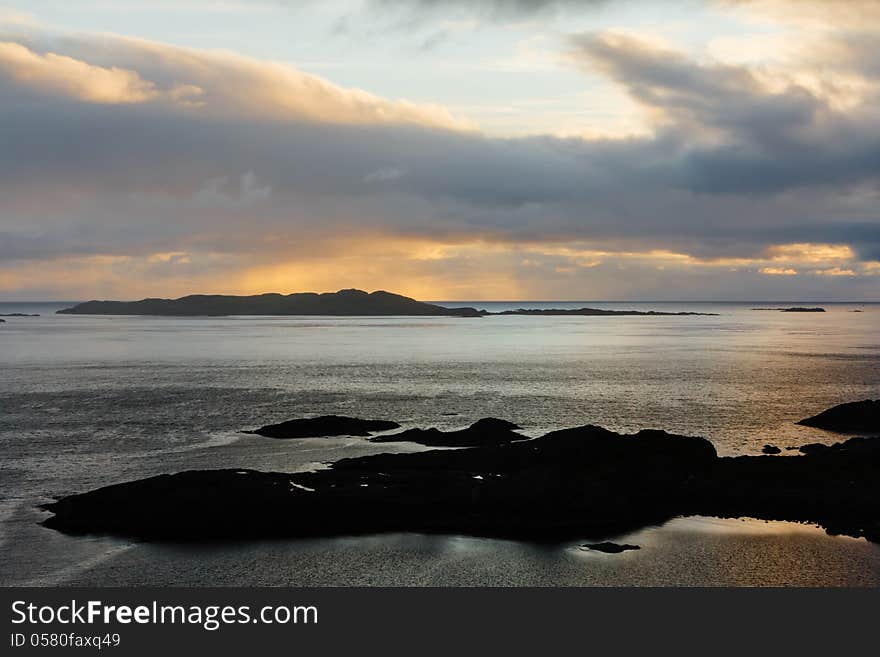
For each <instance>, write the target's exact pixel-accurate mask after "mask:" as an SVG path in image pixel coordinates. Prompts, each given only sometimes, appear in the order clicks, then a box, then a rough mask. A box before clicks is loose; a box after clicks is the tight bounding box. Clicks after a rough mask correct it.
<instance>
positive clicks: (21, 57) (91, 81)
mask: <svg viewBox="0 0 880 657" xmlns="http://www.w3.org/2000/svg"><path fill="white" fill-rule="evenodd" d="M0 75H2V76H6V77H7V78H11V80H12V81H13V82H14V83H17V84H19V85H22V86H27V87H30V88H32V89H36V90H40V91H48V92H51V93H57V94H62V95H67V96H71V97H73V98H76V99H78V100H82V101H85V102H89V103H109V104H115V103H142V102H145V101H148V100H152V99H154V98H156V96H158V92H157V91H156V88H155V85H153V84H152V83H151V82H148V81H146V80H143V79H142V78H141V77H140V76H139V75H138V74H137V73H136V72H135V71H131V70H127V69H124V68H118V67H115V66H114V67H110V68H104V67H101V66H92V65H90V64H87V63H85V62H82V61H79V60H77V59H73V58H72V57H65V56H62V55H56V54H54V53H46V54H44V55H41V54H37V53H35V52H33V51H31V50H29V49H28V48H26V47H25V46H23V45H21V44H18V43H8V42H6V43H4V42H0Z"/></svg>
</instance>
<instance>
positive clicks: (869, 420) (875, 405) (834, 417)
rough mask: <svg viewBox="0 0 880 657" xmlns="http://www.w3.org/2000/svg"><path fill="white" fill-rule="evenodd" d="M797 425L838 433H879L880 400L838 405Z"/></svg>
mask: <svg viewBox="0 0 880 657" xmlns="http://www.w3.org/2000/svg"><path fill="white" fill-rule="evenodd" d="M797 424H802V425H805V426H808V427H816V428H818V429H827V430H828V431H837V432H840V433H859V432H862V431H865V432H872V433H873V432H880V399H874V400H872V399H866V400H864V401H857V402H849V403H846V404H839V405H837V406H834V407H832V408H829V409H828V410H826V411H822V412H821V413H819V414H818V415H814V416H812V417H808V418H806V419H804V420H800V421H799V422H798V423H797Z"/></svg>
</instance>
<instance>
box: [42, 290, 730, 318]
mask: <svg viewBox="0 0 880 657" xmlns="http://www.w3.org/2000/svg"><path fill="white" fill-rule="evenodd" d="M56 312H57V313H58V314H60V315H164V316H171V317H175V316H177V317H225V316H229V315H276V316H285V315H317V316H320V315H325V316H342V317H357V316H361V317H364V316H389V315H392V316H414V317H419V316H428V317H431V316H433V317H488V316H501V315H585V316H600V317H601V316H617V315H623V316H628V315H642V316H649V317H650V316H677V315H716V314H717V313H697V312H661V311H657V310H647V311H643V310H601V309H598V308H576V309H552V308H550V309H536V310H532V309H526V308H520V309H518V310H503V311H500V312H489V311H487V310H477V309H476V308H471V307H463V308H447V307H445V306H440V305H437V304H434V303H427V302H425V301H416V300H415V299H411V298H410V297H405V296H403V295H400V294H394V293H392V292H385V291H382V290H379V291H377V292H364V291H363V290H356V289H350V290H339V291H338V292H326V293H322V294H318V293H315V292H297V293H295V294H286V295H284V294H274V293H272V294H257V295H252V296H232V295H224V294H192V295H189V296H186V297H180V298H179V299H141V300H140V301H86V302H84V303H79V304H76V305H75V306H72V307H70V308H63V309H61V310H58V311H56Z"/></svg>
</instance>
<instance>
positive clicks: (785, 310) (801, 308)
mask: <svg viewBox="0 0 880 657" xmlns="http://www.w3.org/2000/svg"><path fill="white" fill-rule="evenodd" d="M752 310H775V311H777V312H780V313H824V312H825V309H824V308H819V307H815V308H808V307H804V306H792V307H791V308H752Z"/></svg>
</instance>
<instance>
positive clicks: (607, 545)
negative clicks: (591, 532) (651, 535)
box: [580, 541, 642, 554]
mask: <svg viewBox="0 0 880 657" xmlns="http://www.w3.org/2000/svg"><path fill="white" fill-rule="evenodd" d="M580 547H581V549H582V550H591V551H593V552H604V553H605V554H620V553H621V552H626V551H627V550H641V549H642V548H641V546H638V545H630V544H629V543H622V544H621V543H612V542H611V541H602V542H601V543H585V544H584V545H581V546H580Z"/></svg>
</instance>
